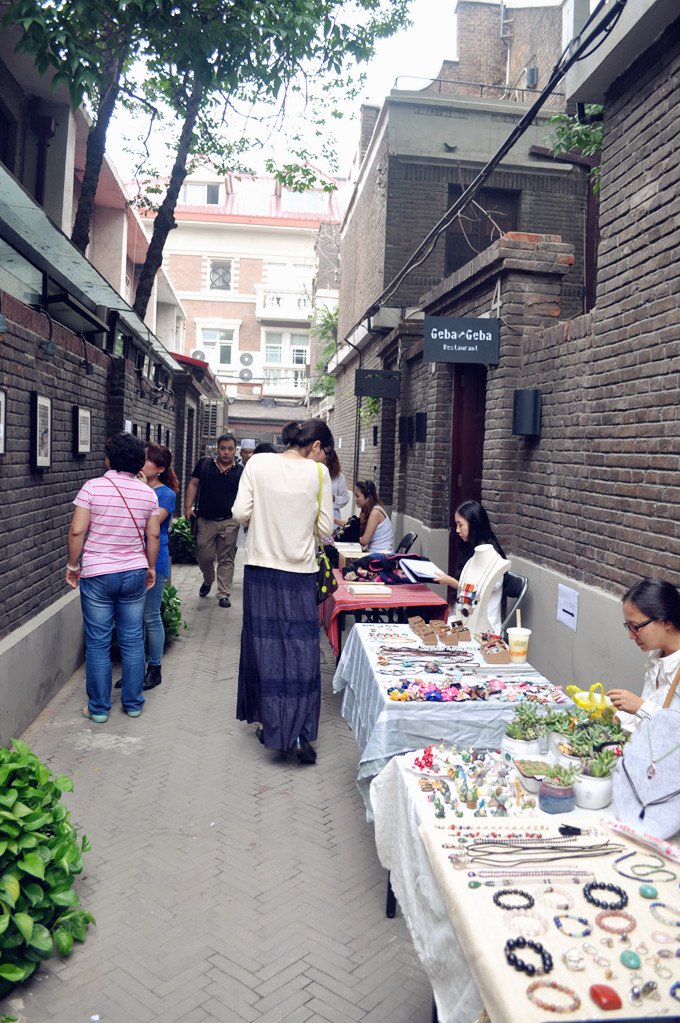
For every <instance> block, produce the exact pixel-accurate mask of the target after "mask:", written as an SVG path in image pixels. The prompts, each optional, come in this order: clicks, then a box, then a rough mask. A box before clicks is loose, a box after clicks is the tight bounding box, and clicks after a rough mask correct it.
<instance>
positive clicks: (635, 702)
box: [605, 689, 659, 717]
mask: <svg viewBox="0 0 680 1023" xmlns="http://www.w3.org/2000/svg"><path fill="white" fill-rule="evenodd" d="M605 696H608V697H609V699H610V700H611V702H612V704H613V706H614V707H615V708H616V710H617V711H619V710H623V711H625V712H626V714H640V715H641V716H644V717H651V716H652V714H653V713H654V710H658V709H659V708H658V707H656V706H655V705H654V704H653V703H652V702H651V700H643V699H642V697H641V696H637V694H636V693H632V692H631V691H630V689H609V690H608V691H607V692H606V693H605ZM645 706H647V708H648V709H647V712H646V713H645V712H644V711H643V710H642V708H643V707H645ZM650 707H653V708H654V710H650V709H649V708H650Z"/></svg>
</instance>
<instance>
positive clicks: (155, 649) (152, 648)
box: [144, 572, 167, 665]
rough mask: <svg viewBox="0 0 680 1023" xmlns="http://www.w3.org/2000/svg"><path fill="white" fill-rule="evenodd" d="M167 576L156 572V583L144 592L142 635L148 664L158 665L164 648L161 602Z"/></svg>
mask: <svg viewBox="0 0 680 1023" xmlns="http://www.w3.org/2000/svg"><path fill="white" fill-rule="evenodd" d="M166 578H167V576H164V575H159V573H158V572H156V582H155V584H154V585H153V586H152V588H151V589H150V590H147V591H146V603H145V605H144V634H145V635H146V649H147V652H148V654H149V664H155V665H159V664H160V663H161V661H162V659H163V647H164V646H165V629H164V628H163V619H162V618H161V602H162V600H163V590H164V588H165V580H166Z"/></svg>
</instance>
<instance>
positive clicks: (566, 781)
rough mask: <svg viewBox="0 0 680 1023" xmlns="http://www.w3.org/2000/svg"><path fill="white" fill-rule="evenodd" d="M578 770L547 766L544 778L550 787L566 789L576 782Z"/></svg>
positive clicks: (558, 765)
mask: <svg viewBox="0 0 680 1023" xmlns="http://www.w3.org/2000/svg"><path fill="white" fill-rule="evenodd" d="M577 774H578V770H577V768H575V767H564V765H563V764H549V765H548V768H547V770H546V772H545V778H546V780H547V781H549V782H550V784H551V785H557V786H559V787H560V788H568V787H569V786H570V785H573V784H574V782H575V781H576V775H577Z"/></svg>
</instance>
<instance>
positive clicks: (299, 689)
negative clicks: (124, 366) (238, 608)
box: [232, 419, 333, 764]
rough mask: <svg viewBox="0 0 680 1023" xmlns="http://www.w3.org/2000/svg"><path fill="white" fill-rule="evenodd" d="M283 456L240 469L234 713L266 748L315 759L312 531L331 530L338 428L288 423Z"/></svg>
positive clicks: (317, 682) (317, 700) (317, 674)
mask: <svg viewBox="0 0 680 1023" xmlns="http://www.w3.org/2000/svg"><path fill="white" fill-rule="evenodd" d="M282 440H283V443H284V444H285V445H286V447H287V450H286V451H284V452H283V454H281V455H279V454H270V453H267V452H265V453H263V454H258V455H257V457H253V458H250V459H249V460H248V462H247V464H246V467H245V469H244V470H243V475H242V477H241V480H240V483H239V489H238V494H237V496H236V500H235V502H234V507H233V510H232V515H233V516H234V518H235V519H236V520H237V521H238V522H240V523H241V525H242V526H247V527H248V532H247V535H246V555H245V569H244V576H243V629H242V632H241V658H240V662H239V673H238V697H237V704H236V717H237V718H238V719H239V721H247V722H249V723H251V724H252V723H254V722H260V725H259V727H258V728H257V731H256V735H257V738H258V739H259V741H260V742H261V743H262V744H263V745H264V746H266V747H267V749H275V750H284V751H285V750H289V749H293V750H295V754H296V756H297V758H298V760H299V761H300V763H303V764H313V763H314V762H315V761H316V751H315V750H314V748H313V747H312V745H311V743H312V742H313V741H314V740H315V739H316V736H317V730H318V726H319V713H320V710H321V665H320V651H319V620H318V613H317V603H316V571H317V564H316V536H317V535H318V536H330V534H331V532H332V531H333V498H332V489H331V478H330V475H329V473H328V469H327V468H326V465H325V464H324V463H325V462H327V460H329V459H331V458H332V456H333V435H332V434H331V431H330V430H329V429H328V426H327V425H326V423H325V422H324V421H323V420H322V419H308V420H307V421H306V422H304V423H302V425H299V424H298V423H286V425H285V426H284V428H283V433H282Z"/></svg>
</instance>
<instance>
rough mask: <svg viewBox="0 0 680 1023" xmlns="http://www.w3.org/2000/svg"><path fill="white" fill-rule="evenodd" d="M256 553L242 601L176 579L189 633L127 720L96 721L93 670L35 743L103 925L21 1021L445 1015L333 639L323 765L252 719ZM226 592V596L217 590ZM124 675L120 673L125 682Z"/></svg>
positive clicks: (191, 570)
mask: <svg viewBox="0 0 680 1023" xmlns="http://www.w3.org/2000/svg"><path fill="white" fill-rule="evenodd" d="M241 564H242V554H239V556H238V559H237V574H236V577H235V586H234V592H233V594H232V601H233V606H232V607H231V609H224V608H220V607H219V606H218V603H217V600H216V599H215V597H214V595H213V594H211V595H210V596H209V597H207V598H205V599H203V600H201V599H199V597H198V588H199V585H200V582H201V579H200V573H199V571H198V569H197V568H196V567H195V566H184V565H181V566H176V567H175V568H174V569H173V582H174V584H175V585H176V586H177V587H178V589H179V592H180V595H181V597H182V600H183V612H184V616H185V618H186V621H187V622H188V624H189V626H190V628H189V630H188V631H186V632H185V633H184V635H183V636H182V638H181V639H180V640H178V641H176V642H174V643H173V644H171V645H170V647H169V648H168V650H167V652H166V656H165V658H164V661H163V683H162V685H161V686H159V687H158V688H156V689H154V690H152V691H150V692H149V693H147V702H146V707H145V709H144V713H143V714H142V716H141V717H140V718H138V719H135V720H131V719H129V718H128V717H127V716H126V715H125V714H124V713H123V712H122V710H121V707H120V696H119V694H120V690H117V689H114V697H113V698H114V705H113V708H112V712H111V715H110V717H109V720H108V722H107V723H106V724H104V725H96V724H93V723H92V722H90V721H87V720H86V719H84V718H83V717H82V716H81V709H82V707H83V704H84V703H85V672H84V667H83V668H81V669H80V670H79V671H78V672H76V674H75V675H74V676H73V677H72V678H71V679H70V680H69V682H68V683H67V684H66V685H65V686H64V687H63V689H62V690H61V691H60V693H59V694H58V695H57V696H56V697H55V698H54V699H53V700H52V702H51V703H50V704H49V706H48V707H47V708H46V709H45V710H44V711H43V712H42V714H41V715H40V716H39V717H38V718H37V719H36V720H35V721H34V722H33V724H32V725H31V726H30V728H29V729H28V730H27V731H26V733H25V734H24V735H23V736H22V738H23V739H24V740H25V741H26V742H28V744H29V745H30V747H31V749H32V750H33V751H34V752H35V753H36V754H37V755H38V756H39V757H40V758H41V759H42V760H43V761H45V762H46V763H47V765H48V766H49V767H50V769H51V770H52V771H54V773H55V774H68V775H70V776H71V777H72V778H73V781H74V784H75V792H74V793H71V794H67V796H66V798H65V802H66V804H67V806H68V808H69V810H70V811H71V820H72V822H73V823H74V824H75V825H76V827H77V828H78V830H79V831H80V832H84V833H85V834H86V835H87V836H88V838H89V839H90V841H91V842H92V846H93V849H92V851H91V852H89V853H87V854H86V855H85V857H84V859H85V867H84V870H83V873H82V875H80V877H79V878H78V879H77V881H76V889H77V891H78V894H79V895H80V898H81V901H82V903H83V905H84V906H85V907H86V908H87V909H89V910H90V911H91V912H92V913H93V914H94V916H95V918H96V920H97V926H96V927H91V928H89V932H88V937H87V940H86V942H85V943H84V944H83V945H78V944H76V946H75V948H74V951H73V952H72V954H71V955H70V956H69V957H67V958H65V959H59V958H54V959H52V960H49V961H48V962H46V963H44V964H42V965H41V967H40V969H39V970H38V972H37V974H36V975H35V976H34V977H33V978H31V980H30V981H28V983H27V984H25V985H23V986H20V987H18V988H15V989H14V990H13V991H12V992H11V993H10V994H9V995H8V996H7V997H6V998H5V999H3V1000H0V1015H1V1014H2V1013H3V1012H5V1013H11V1014H13V1015H14V1016H16V1017H17V1018H18V1019H19V1020H20V1021H21V1023H48V1021H52V1020H56V1021H58V1023H81V1021H82V1023H88V1021H101V1023H150V1021H153V1020H162V1021H163V1023H175V1021H178V1023H179V1021H182V1023H203V1021H208V1020H219V1021H224V1023H237V1021H241V1020H242V1021H245V1023H251V1021H258V1023H273V1021H276V1020H285V1021H287V1023H306V1021H326V1020H328V1021H331V1023H353V1021H357V1023H358V1021H367V1023H368V1021H371V1023H388V1021H389V1023H429V1020H430V1013H431V997H432V996H431V993H430V988H429V985H428V983H427V979H426V977H425V975H424V973H423V972H422V970H421V969H420V966H419V964H418V961H417V959H416V956H415V953H414V951H413V947H412V945H411V941H410V938H409V935H408V931H407V929H406V925H405V923H404V921H403V919H402V918H401V916H400V915H399V913H398V914H397V917H396V918H395V919H394V920H388V919H387V918H386V917H385V915H384V903H385V881H386V876H385V872H384V870H383V869H382V867H381V866H380V864H379V862H378V859H377V856H376V852H375V845H374V841H373V826H372V825H371V824H367V823H366V821H365V817H364V810H363V804H362V801H361V798H360V796H359V794H358V791H357V789H356V786H355V778H356V771H357V760H358V750H357V746H356V743H355V741H354V738H353V736H352V734H351V732H350V731H349V729H348V727H347V725H346V724H345V722H344V721H343V719H342V718H341V716H340V698H339V697H338V696H334V695H333V693H332V687H331V679H332V676H333V670H334V658H333V655H332V653H331V650H330V647H329V646H328V644H327V642H326V639H325V637H322V658H323V659H324V665H323V674H322V690H323V702H322V712H321V725H320V731H319V739H318V742H317V744H316V747H317V751H318V754H319V759H318V762H317V764H316V765H315V766H309V765H307V766H301V765H299V764H298V763H297V761H296V760H295V759H294V757H293V756H292V755H289V756H288V757H282V755H280V754H276V753H273V752H271V751H268V750H265V749H264V748H263V747H262V746H260V744H259V743H258V742H257V741H256V739H255V734H254V732H255V729H254V727H253V726H252V725H246V724H244V723H242V722H238V721H236V719H235V717H234V714H235V704H236V678H237V671H238V650H239V637H240V629H241V580H242V568H241ZM213 592H214V591H213ZM115 677H117V675H116V672H115V666H114V678H115Z"/></svg>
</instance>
